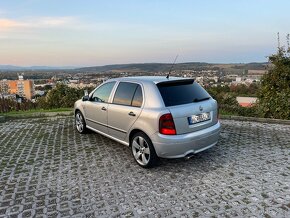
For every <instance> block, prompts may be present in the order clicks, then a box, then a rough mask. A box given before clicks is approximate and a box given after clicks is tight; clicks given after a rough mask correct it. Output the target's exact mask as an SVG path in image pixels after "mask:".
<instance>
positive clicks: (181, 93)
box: [157, 79, 211, 107]
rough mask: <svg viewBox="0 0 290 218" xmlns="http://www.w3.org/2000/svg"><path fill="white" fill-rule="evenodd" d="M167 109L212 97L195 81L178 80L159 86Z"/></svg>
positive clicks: (159, 84)
mask: <svg viewBox="0 0 290 218" xmlns="http://www.w3.org/2000/svg"><path fill="white" fill-rule="evenodd" d="M157 87H158V89H159V91H160V94H161V96H162V98H163V101H164V104H165V106H166V107H169V106H176V105H182V104H189V103H193V102H200V101H205V100H208V99H210V98H211V97H210V95H209V94H208V93H207V92H206V91H205V89H204V88H202V87H201V86H200V85H199V84H198V83H196V82H194V80H189V79H187V80H177V81H169V82H161V83H158V84H157Z"/></svg>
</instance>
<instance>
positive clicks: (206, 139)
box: [151, 122, 221, 158]
mask: <svg viewBox="0 0 290 218" xmlns="http://www.w3.org/2000/svg"><path fill="white" fill-rule="evenodd" d="M220 129H221V125H220V122H217V123H216V124H215V125H213V126H211V127H208V128H206V129H203V130H199V131H196V132H192V133H188V134H182V135H163V134H160V133H155V134H153V135H152V136H151V140H152V143H153V145H154V148H155V151H156V153H157V155H158V156H159V157H163V158H181V157H185V156H187V155H189V154H196V153H198V152H201V151H203V150H206V149H208V148H210V147H212V146H214V145H215V144H217V142H218V139H219V135H220Z"/></svg>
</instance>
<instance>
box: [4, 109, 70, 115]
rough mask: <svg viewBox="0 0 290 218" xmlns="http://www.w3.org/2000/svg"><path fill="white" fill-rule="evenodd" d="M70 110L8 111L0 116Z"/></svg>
mask: <svg viewBox="0 0 290 218" xmlns="http://www.w3.org/2000/svg"><path fill="white" fill-rule="evenodd" d="M72 110H73V109H72V108H55V109H33V110H28V111H10V112H8V113H0V114H1V115H4V116H6V115H8V116H9V115H12V116H13V115H25V114H34V113H49V112H64V111H72Z"/></svg>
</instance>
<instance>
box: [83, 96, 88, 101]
mask: <svg viewBox="0 0 290 218" xmlns="http://www.w3.org/2000/svg"><path fill="white" fill-rule="evenodd" d="M89 98H90V97H89V96H88V95H85V96H83V97H82V100H83V101H88V100H89Z"/></svg>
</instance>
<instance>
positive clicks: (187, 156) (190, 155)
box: [184, 153, 194, 160]
mask: <svg viewBox="0 0 290 218" xmlns="http://www.w3.org/2000/svg"><path fill="white" fill-rule="evenodd" d="M193 156H194V153H189V154H188V155H186V156H185V157H184V159H185V160H189V159H190V158H192V157H193Z"/></svg>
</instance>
